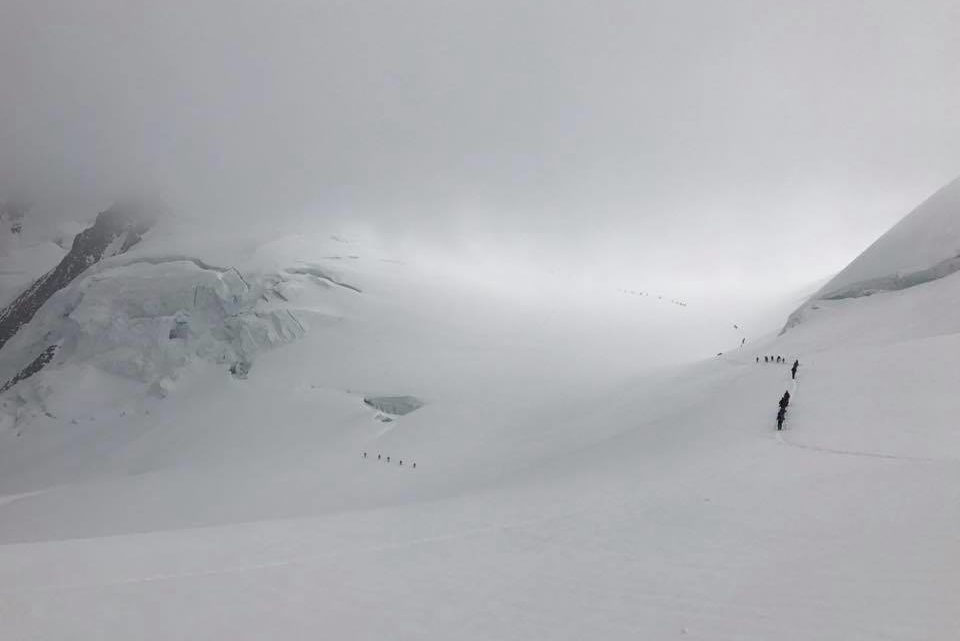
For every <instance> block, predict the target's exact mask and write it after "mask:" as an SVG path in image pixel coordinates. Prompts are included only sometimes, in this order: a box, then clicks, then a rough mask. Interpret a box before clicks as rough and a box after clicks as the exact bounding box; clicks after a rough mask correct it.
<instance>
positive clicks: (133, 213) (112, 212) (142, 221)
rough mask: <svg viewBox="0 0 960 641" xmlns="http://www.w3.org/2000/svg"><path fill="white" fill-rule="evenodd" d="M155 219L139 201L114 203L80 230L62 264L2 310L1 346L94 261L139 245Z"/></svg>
mask: <svg viewBox="0 0 960 641" xmlns="http://www.w3.org/2000/svg"><path fill="white" fill-rule="evenodd" d="M152 222H153V220H152V218H151V217H150V216H149V215H147V213H146V212H145V211H144V210H143V208H142V207H140V206H136V205H129V204H127V205H114V206H113V207H111V208H110V209H108V210H107V211H104V212H101V213H100V214H99V215H98V216H97V220H96V222H95V223H94V224H93V225H92V226H91V227H89V228H88V229H86V230H85V231H83V232H81V233H79V234H77V236H76V238H74V240H73V244H72V246H71V247H70V251H69V252H68V253H67V255H66V256H64V257H63V260H61V261H60V264H58V265H57V266H56V267H54V268H53V269H52V270H50V271H49V272H47V273H46V274H44V275H43V276H41V277H40V278H39V279H37V281H36V282H35V283H34V284H33V285H31V286H30V287H29V288H27V290H26V291H24V292H23V293H22V294H20V295H19V296H18V297H17V298H16V300H14V301H13V302H12V303H10V304H9V305H7V307H5V308H4V309H3V310H2V311H0V349H2V348H3V346H4V345H6V343H7V341H9V340H10V339H11V338H12V337H13V336H14V335H15V334H16V333H17V332H18V331H19V330H20V328H21V327H23V326H24V325H26V324H27V323H29V322H30V321H31V320H32V319H33V317H34V315H35V314H36V313H37V310H39V309H40V307H42V306H43V304H44V303H46V302H47V300H48V299H49V298H50V297H51V296H53V295H54V294H55V293H57V292H58V291H60V290H61V289H63V288H64V287H66V286H67V285H69V284H70V283H71V282H73V280H74V279H75V278H76V277H77V276H79V275H80V274H81V273H83V271H84V270H86V269H87V268H88V267H90V266H91V265H94V264H96V263H98V262H100V261H101V260H102V259H104V258H107V257H109V256H115V255H117V254H122V253H124V252H126V251H127V250H128V249H130V248H131V247H133V246H134V245H136V244H137V243H138V242H140V239H141V238H142V237H143V234H144V233H146V231H147V230H148V229H149V228H150V226H151V225H152Z"/></svg>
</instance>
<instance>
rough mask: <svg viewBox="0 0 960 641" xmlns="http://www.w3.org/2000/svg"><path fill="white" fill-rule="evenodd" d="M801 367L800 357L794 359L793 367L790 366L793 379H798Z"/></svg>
mask: <svg viewBox="0 0 960 641" xmlns="http://www.w3.org/2000/svg"><path fill="white" fill-rule="evenodd" d="M799 367H800V359H797V360H795V361H793V367H792V368H790V377H791V378H792V379H793V380H796V379H797V369H798V368H799Z"/></svg>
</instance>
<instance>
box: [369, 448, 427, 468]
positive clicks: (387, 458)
mask: <svg viewBox="0 0 960 641" xmlns="http://www.w3.org/2000/svg"><path fill="white" fill-rule="evenodd" d="M363 458H367V453H366V452H364V453H363ZM377 460H378V461H386V462H387V463H389V462H390V457H389V456H387V457H386V458H384V456H383V455H382V454H379V453H378V454H377ZM399 461H400V466H401V467H403V459H399ZM411 467H412V468H413V469H417V464H416V462H414V463H413V465H411Z"/></svg>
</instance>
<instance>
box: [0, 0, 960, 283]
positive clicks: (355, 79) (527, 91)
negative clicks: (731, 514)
mask: <svg viewBox="0 0 960 641" xmlns="http://www.w3.org/2000/svg"><path fill="white" fill-rule="evenodd" d="M958 33H960V8H958V6H957V4H956V3H955V2H952V1H950V0H944V1H935V0H931V1H926V2H921V3H910V4H909V5H906V4H904V3H900V2H872V3H869V4H864V3H861V2H853V1H846V0H844V1H839V2H838V1H830V2H826V1H819V0H817V1H813V2H805V3H796V2H750V1H735V2H724V3H710V2H673V1H671V2H614V1H609V0H604V1H602V2H591V3H578V2H567V1H564V2H551V3H527V2H501V1H493V2H490V1H487V2H452V3H451V2H434V1H420V2H412V3H388V2H358V3H345V2H282V3H265V2H248V1H245V2H234V1H231V2H225V1H221V0H216V1H212V2H206V3H202V4H195V3H178V2H173V3H147V2H129V1H122V2H121V1H118V0H101V1H98V2H96V3H75V2H44V3H39V2H28V1H24V2H19V1H14V0H4V2H2V4H0V77H2V78H3V82H2V85H0V192H9V191H11V190H20V191H27V192H29V193H30V194H31V198H32V199H33V200H34V202H35V203H36V204H35V207H34V211H33V212H32V213H31V215H32V216H35V217H40V218H43V219H45V220H50V221H53V220H78V219H87V218H89V217H90V216H92V215H93V214H95V213H96V211H99V210H100V209H103V208H105V207H106V206H108V205H109V204H110V202H111V201H112V200H114V199H115V198H117V197H120V196H124V195H127V194H132V193H148V194H154V195H157V196H158V197H160V198H162V199H163V200H164V201H165V202H166V203H168V205H169V207H170V208H171V209H172V210H173V211H175V212H177V215H178V216H180V217H182V218H184V219H190V220H194V221H201V222H202V223H203V224H204V225H205V226H206V227H207V228H208V229H209V230H211V232H212V233H213V234H216V233H218V232H217V229H218V227H222V228H223V229H227V228H230V229H237V228H243V229H247V230H252V231H251V233H259V231H258V230H263V232H264V233H268V232H270V231H272V230H276V229H279V228H282V229H297V228H298V227H301V226H307V225H309V226H310V227H329V228H330V229H331V230H334V229H336V228H339V227H342V226H344V225H347V226H350V225H362V226H363V227H364V229H367V230H370V231H371V232H372V233H374V234H376V235H378V236H380V237H381V238H383V239H388V240H389V241H390V242H392V243H396V244H397V245H398V246H402V247H407V248H409V250H410V251H413V252H417V253H421V254H429V255H436V256H438V257H440V258H444V259H445V260H447V261H448V262H456V260H460V261H462V262H467V263H470V264H471V265H473V266H474V267H475V268H476V270H480V269H481V267H482V266H483V264H486V265H487V266H489V264H491V263H493V264H496V265H499V266H500V267H501V268H502V269H503V270H504V271H505V272H515V271H518V270H522V269H528V270H532V271H539V272H543V273H544V274H546V275H548V276H549V274H551V273H557V270H559V271H560V272H561V273H565V274H578V275H579V276H580V277H584V278H590V279H604V280H606V281H610V282H611V283H612V284H619V283H621V282H637V281H642V282H645V283H656V284H661V285H662V286H664V287H667V288H672V291H677V292H678V293H680V294H684V295H686V294H690V293H696V292H701V293H702V292H707V291H716V290H717V289H722V290H723V291H727V292H734V291H738V290H756V291H772V290H776V289H779V288H786V289H789V288H797V287H801V286H803V285H804V284H806V283H810V282H812V281H813V280H814V279H817V278H821V277H823V276H825V275H828V274H829V273H831V272H835V271H837V270H838V269H840V268H841V267H843V265H844V264H845V263H846V262H848V261H849V260H850V259H851V258H852V257H853V256H854V255H855V254H856V253H857V252H859V251H860V250H861V249H862V248H863V247H865V246H866V245H867V244H869V242H870V241H872V240H873V239H874V238H875V237H876V236H878V235H879V234H880V233H882V232H883V231H884V230H885V229H886V228H888V227H889V226H891V225H892V224H893V223H895V222H896V221H897V220H898V219H899V218H900V217H902V216H903V215H904V214H905V213H907V211H909V209H910V208H911V207H912V206H914V205H915V204H916V203H917V202H919V201H920V200H921V199H922V198H924V197H925V196H927V195H929V194H930V193H932V192H933V191H934V190H936V189H937V188H938V187H940V186H941V185H942V184H944V183H945V182H946V181H948V180H949V179H951V178H953V177H954V176H955V175H956V174H958V173H960V118H958V115H960V85H958V83H957V82H956V61H957V60H960V39H958V38H957V35H956V34H958ZM0 197H2V193H0ZM470 261H473V262H472V263H471V262H470ZM504 280H505V281H506V280H509V279H508V278H507V277H506V276H505V278H504Z"/></svg>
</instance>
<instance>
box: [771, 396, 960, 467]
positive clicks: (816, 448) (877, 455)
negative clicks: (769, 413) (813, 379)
mask: <svg viewBox="0 0 960 641" xmlns="http://www.w3.org/2000/svg"><path fill="white" fill-rule="evenodd" d="M792 383H793V385H792V386H791V388H790V400H791V401H794V400H795V399H796V398H797V394H798V391H799V389H800V380H799V379H794V380H793V381H792ZM787 431H788V430H782V431H778V432H777V434H776V438H777V441H778V442H779V443H782V444H783V445H788V446H790V447H796V448H799V449H804V450H810V451H811V452H823V453H824V454H839V455H842V456H859V457H862V458H874V459H884V460H888V461H912V462H916V463H960V460H957V459H938V458H930V457H924V456H906V455H898V454H885V453H883V452H865V451H861V450H843V449H839V448H833V447H825V446H822V445H813V444H810V443H799V442H797V441H795V440H792V439H789V438H787V434H786V432H787Z"/></svg>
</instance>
